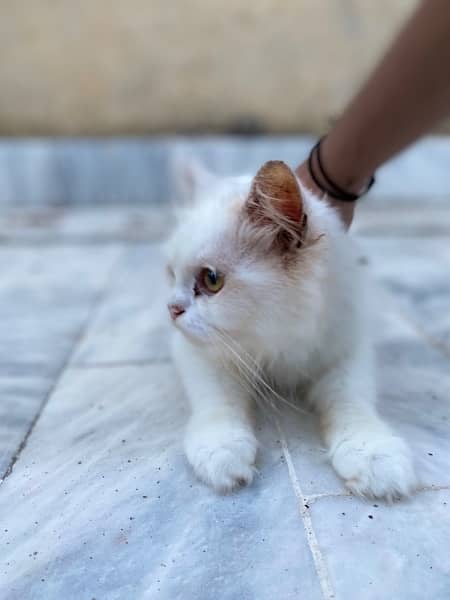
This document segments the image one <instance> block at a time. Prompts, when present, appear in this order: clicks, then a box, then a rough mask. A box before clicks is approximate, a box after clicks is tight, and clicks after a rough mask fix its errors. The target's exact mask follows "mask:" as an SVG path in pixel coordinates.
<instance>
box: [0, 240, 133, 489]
mask: <svg viewBox="0 0 450 600" xmlns="http://www.w3.org/2000/svg"><path fill="white" fill-rule="evenodd" d="M123 254H124V248H123V247H122V248H121V252H120V253H119V256H118V257H117V258H116V260H113V264H112V266H111V269H110V271H109V273H108V276H107V277H106V279H105V284H104V286H103V287H102V288H101V289H100V290H99V292H98V294H97V296H96V297H95V299H94V300H93V302H92V307H91V310H90V311H89V314H88V315H87V317H86V320H85V322H84V323H82V325H81V327H80V329H79V331H78V334H77V335H76V337H75V340H74V343H73V345H72V348H71V349H70V351H69V352H68V353H67V356H66V358H65V360H64V361H63V363H62V365H61V367H60V369H59V370H58V372H57V374H56V376H55V379H54V381H53V383H52V385H51V386H50V388H49V390H48V392H47V394H46V395H45V398H44V399H43V401H42V403H41V405H40V407H39V410H38V412H37V413H36V415H35V416H34V418H33V420H32V421H31V423H30V426H29V427H28V429H27V431H26V433H25V435H24V437H23V438H22V441H21V442H20V444H19V446H18V447H17V450H16V452H15V453H14V455H13V456H12V458H11V460H10V461H9V464H8V466H7V467H6V470H5V471H4V472H3V474H2V475H1V476H0V486H1V485H2V484H3V483H4V482H5V480H6V479H7V478H8V477H9V476H10V475H11V473H12V472H13V470H14V466H15V464H16V463H17V461H18V460H19V458H20V456H21V454H22V452H23V450H24V449H25V447H26V445H27V442H28V439H29V438H30V436H31V434H32V433H33V431H34V428H35V427H36V424H37V422H38V421H39V419H40V417H41V415H42V413H43V412H44V409H45V407H46V406H47V404H48V402H49V400H50V398H51V397H52V395H53V392H54V391H55V389H56V388H57V386H58V384H59V382H60V381H61V379H62V377H63V375H64V373H65V371H66V368H67V367H68V366H69V365H70V361H71V360H72V357H73V356H74V355H75V352H76V350H77V349H78V347H79V345H80V344H81V342H82V341H83V339H84V336H85V335H86V332H87V330H88V328H89V326H90V325H91V323H92V322H93V320H94V318H95V315H96V313H97V311H98V309H99V307H100V305H101V303H102V301H103V300H104V298H105V296H106V294H107V293H108V291H109V289H110V287H111V283H112V278H113V274H114V273H115V271H116V268H117V266H118V264H119V263H120V261H121V260H122V258H123Z"/></svg>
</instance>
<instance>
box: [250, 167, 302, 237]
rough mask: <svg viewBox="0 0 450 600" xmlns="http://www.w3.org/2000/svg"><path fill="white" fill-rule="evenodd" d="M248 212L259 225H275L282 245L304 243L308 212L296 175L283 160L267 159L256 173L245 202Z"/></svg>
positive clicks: (273, 226)
mask: <svg viewBox="0 0 450 600" xmlns="http://www.w3.org/2000/svg"><path fill="white" fill-rule="evenodd" d="M246 212H247V215H248V216H249V218H250V219H251V220H252V221H253V222H254V223H255V224H256V225H262V226H268V227H269V229H270V228H272V230H273V234H274V235H275V236H276V238H277V240H278V241H279V242H281V243H282V246H283V248H285V247H286V245H287V244H288V245H289V246H291V245H292V242H296V244H299V243H301V239H302V237H303V234H304V230H305V227H306V215H305V214H304V210H303V200H302V195H301V191H300V186H299V184H298V181H297V178H296V176H295V175H294V173H293V172H292V171H291V169H290V168H289V167H288V166H287V164H286V163H284V162H283V161H281V160H270V161H268V162H266V163H265V164H264V165H263V166H262V167H261V168H260V169H259V171H258V172H257V173H256V175H255V178H254V179H253V182H252V185H251V188H250V193H249V196H248V198H247V202H246Z"/></svg>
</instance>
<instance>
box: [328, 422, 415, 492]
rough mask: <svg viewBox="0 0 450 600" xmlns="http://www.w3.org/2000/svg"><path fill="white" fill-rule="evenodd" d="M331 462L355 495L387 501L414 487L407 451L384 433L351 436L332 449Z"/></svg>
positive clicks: (399, 442) (389, 435) (406, 447)
mask: <svg viewBox="0 0 450 600" xmlns="http://www.w3.org/2000/svg"><path fill="white" fill-rule="evenodd" d="M332 463H333V466H334V468H335V470H336V472H337V473H338V474H339V475H340V476H341V477H342V478H343V479H344V480H345V483H346V485H347V487H348V488H349V489H350V490H351V491H352V492H353V493H355V494H358V495H361V496H368V497H372V498H382V499H385V500H387V501H388V502H392V501H393V500H397V499H399V498H402V497H405V496H409V495H410V494H411V492H413V491H414V489H415V488H416V487H417V481H416V476H415V473H414V468H413V463H412V458H411V452H410V450H409V448H408V446H407V445H406V444H405V442H404V441H403V440H402V439H401V438H399V437H396V436H394V435H391V434H384V435H382V436H378V437H376V438H374V439H367V438H364V437H363V436H362V435H361V436H354V437H351V438H349V439H348V440H345V441H343V442H342V443H341V444H339V446H338V447H337V448H336V450H335V452H334V454H333V457H332Z"/></svg>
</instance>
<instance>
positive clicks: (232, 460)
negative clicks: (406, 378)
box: [185, 424, 258, 494]
mask: <svg viewBox="0 0 450 600" xmlns="http://www.w3.org/2000/svg"><path fill="white" fill-rule="evenodd" d="M185 448H186V455H187V458H188V460H189V462H190V463H191V465H192V467H193V469H194V471H195V473H196V474H197V476H198V477H199V478H200V479H201V480H202V481H204V482H205V483H207V484H208V485H209V486H211V487H212V488H213V489H214V490H215V491H216V492H219V493H221V494H225V493H227V492H230V491H232V490H233V489H235V488H237V487H241V486H244V485H247V484H249V483H251V482H252V479H253V473H254V463H255V458H256V451H257V448H258V443H257V441H256V438H255V436H254V435H253V433H252V431H250V430H249V429H245V428H239V429H237V428H235V427H232V426H230V425H228V424H227V425H215V426H213V427H208V428H207V429H200V430H199V429H197V428H193V427H189V428H188V431H187V433H186V440H185Z"/></svg>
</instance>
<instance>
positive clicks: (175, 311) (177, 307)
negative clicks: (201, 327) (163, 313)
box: [167, 304, 186, 321]
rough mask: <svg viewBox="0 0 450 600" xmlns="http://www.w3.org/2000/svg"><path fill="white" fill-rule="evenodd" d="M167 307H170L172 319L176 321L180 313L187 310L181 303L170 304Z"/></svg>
mask: <svg viewBox="0 0 450 600" xmlns="http://www.w3.org/2000/svg"><path fill="white" fill-rule="evenodd" d="M167 308H168V309H169V313H170V316H171V318H172V321H175V319H178V317H179V316H180V315H182V314H183V313H184V312H186V311H185V309H184V308H183V307H182V306H181V304H168V305H167Z"/></svg>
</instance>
